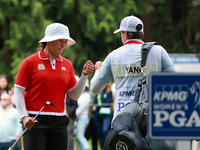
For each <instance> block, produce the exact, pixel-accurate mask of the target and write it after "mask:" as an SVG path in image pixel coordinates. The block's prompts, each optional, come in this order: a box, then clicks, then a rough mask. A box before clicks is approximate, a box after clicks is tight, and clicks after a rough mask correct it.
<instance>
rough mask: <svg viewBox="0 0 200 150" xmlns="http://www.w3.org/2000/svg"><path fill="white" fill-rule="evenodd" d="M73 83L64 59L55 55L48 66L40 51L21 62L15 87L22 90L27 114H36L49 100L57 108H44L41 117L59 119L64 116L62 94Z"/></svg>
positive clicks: (69, 63) (70, 70)
mask: <svg viewBox="0 0 200 150" xmlns="http://www.w3.org/2000/svg"><path fill="white" fill-rule="evenodd" d="M76 82H77V81H76V78H75V75H74V68H73V65H72V63H71V62H70V61H69V60H68V59H66V58H64V57H62V56H60V55H59V56H58V57H57V58H56V59H55V61H54V63H51V62H50V60H49V58H48V57H47V56H46V55H45V54H44V53H43V49H42V50H40V51H39V52H38V53H35V54H33V55H31V56H29V57H27V58H25V59H24V61H23V62H22V64H21V66H20V68H19V70H18V73H17V77H16V80H15V86H20V87H23V88H24V89H25V93H24V99H25V104H26V109H27V111H28V113H30V114H36V113H37V112H38V111H39V110H40V109H41V108H42V106H44V104H46V101H50V102H52V103H53V104H55V105H56V106H57V107H53V106H50V105H47V106H46V107H45V108H44V109H43V110H42V112H43V113H41V114H46V115H59V116H60V115H65V94H66V92H67V90H68V89H70V88H72V87H73V86H74V85H75V84H76Z"/></svg>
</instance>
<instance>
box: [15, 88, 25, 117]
mask: <svg viewBox="0 0 200 150" xmlns="http://www.w3.org/2000/svg"><path fill="white" fill-rule="evenodd" d="M24 91H25V89H24V88H21V87H18V86H15V87H14V100H15V105H16V108H17V110H18V112H19V114H20V118H23V117H25V116H28V112H27V110H26V105H25V100H24Z"/></svg>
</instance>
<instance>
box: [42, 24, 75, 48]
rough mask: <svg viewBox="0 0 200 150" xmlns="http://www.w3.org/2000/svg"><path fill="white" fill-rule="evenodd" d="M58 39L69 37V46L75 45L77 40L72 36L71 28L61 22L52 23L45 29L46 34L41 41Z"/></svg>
mask: <svg viewBox="0 0 200 150" xmlns="http://www.w3.org/2000/svg"><path fill="white" fill-rule="evenodd" d="M58 39H67V40H68V41H67V46H70V45H74V44H75V43H76V42H75V41H74V40H73V39H72V38H71V37H70V35H69V29H68V27H67V26H66V25H64V24H61V23H52V24H50V25H48V26H47V27H46V29H45V36H44V37H43V38H42V39H41V40H40V41H39V43H42V42H51V41H55V40H58Z"/></svg>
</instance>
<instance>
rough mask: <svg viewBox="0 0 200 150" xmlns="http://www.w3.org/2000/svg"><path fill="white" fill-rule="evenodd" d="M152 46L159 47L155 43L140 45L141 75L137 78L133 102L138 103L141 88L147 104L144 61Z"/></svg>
mask: <svg viewBox="0 0 200 150" xmlns="http://www.w3.org/2000/svg"><path fill="white" fill-rule="evenodd" d="M153 45H159V44H158V43H157V42H148V43H145V44H143V45H142V61H141V74H140V77H139V81H138V86H137V90H136V94H135V98H134V101H136V102H138V103H139V98H140V92H141V90H142V88H143V87H144V88H143V90H144V97H145V102H146V103H147V102H148V98H147V96H148V95H147V94H148V87H147V86H148V84H147V81H146V76H145V73H144V68H145V67H146V59H147V55H148V54H149V51H150V50H151V48H152V46H153ZM141 75H144V76H141Z"/></svg>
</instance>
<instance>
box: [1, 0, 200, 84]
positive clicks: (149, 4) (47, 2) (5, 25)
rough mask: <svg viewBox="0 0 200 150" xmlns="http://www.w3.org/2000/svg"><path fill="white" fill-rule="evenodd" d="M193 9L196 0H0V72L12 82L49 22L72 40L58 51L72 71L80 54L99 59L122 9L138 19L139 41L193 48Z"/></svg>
mask: <svg viewBox="0 0 200 150" xmlns="http://www.w3.org/2000/svg"><path fill="white" fill-rule="evenodd" d="M199 9H200V0H182V1H179V0H0V29H1V30H0V59H1V61H0V74H3V75H7V76H8V79H9V82H10V86H13V83H14V78H15V76H16V73H17V71H18V68H19V66H20V64H21V62H22V61H23V59H24V58H25V57H27V56H29V55H31V54H33V53H35V52H37V51H38V50H39V48H40V45H39V43H38V41H39V40H40V39H41V38H42V37H43V36H44V29H45V27H46V26H47V25H48V24H50V23H53V22H60V23H63V24H66V25H67V26H68V27H69V30H70V36H71V37H72V38H73V39H74V40H76V42H77V43H76V44H75V45H74V46H71V47H67V48H66V50H65V51H64V52H63V56H64V57H66V58H68V59H70V60H71V61H72V63H73V65H74V68H75V72H76V74H77V75H80V74H81V70H82V66H83V64H84V63H85V62H86V60H88V59H90V60H92V62H93V63H95V61H97V60H103V59H104V58H105V57H106V55H107V54H108V53H109V52H111V51H112V50H113V49H115V48H117V47H119V46H120V45H122V43H121V39H120V34H116V35H114V34H113V31H115V30H116V29H117V28H118V27H119V24H120V21H121V19H122V18H124V17H125V16H127V15H135V16H137V17H139V18H141V19H142V20H143V21H144V24H145V38H144V41H157V42H159V43H160V44H161V45H162V46H163V47H164V48H165V49H166V50H167V51H168V52H169V53H196V54H198V52H199V51H200V13H199ZM89 78H90V77H89Z"/></svg>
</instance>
